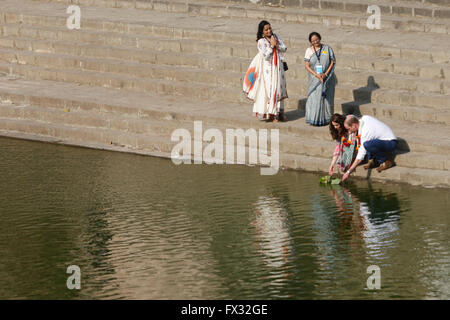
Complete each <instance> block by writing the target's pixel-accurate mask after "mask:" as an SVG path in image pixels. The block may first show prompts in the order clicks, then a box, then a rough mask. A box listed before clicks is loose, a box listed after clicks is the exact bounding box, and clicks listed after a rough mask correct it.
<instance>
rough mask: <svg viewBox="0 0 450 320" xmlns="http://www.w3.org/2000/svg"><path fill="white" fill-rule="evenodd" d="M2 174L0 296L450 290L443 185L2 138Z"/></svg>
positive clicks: (419, 294) (415, 295) (342, 295)
mask: <svg viewBox="0 0 450 320" xmlns="http://www.w3.org/2000/svg"><path fill="white" fill-rule="evenodd" d="M0 173H1V180H0V181H1V182H0V215H1V220H0V257H1V264H0V298H1V299H20V298H26V299H392V298H403V299H436V298H438V299H449V298H450V286H449V283H450V281H449V273H450V255H449V243H450V242H449V236H448V234H449V232H448V231H449V230H448V226H449V210H448V208H449V192H448V190H445V189H433V190H430V189H423V188H418V187H411V186H406V185H398V184H397V185H396V184H380V183H369V182H367V181H352V182H351V183H350V184H346V185H345V187H339V186H338V187H335V188H331V187H323V186H320V185H319V183H318V179H319V175H317V174H311V173H304V172H294V171H280V172H279V173H278V174H277V175H275V176H261V175H260V170H259V169H258V168H256V167H254V168H251V167H244V166H231V165H228V166H218V165H212V166H209V165H180V166H176V165H174V164H173V163H172V162H171V161H170V160H167V159H159V158H152V157H144V156H138V155H132V154H123V153H116V152H107V151H98V150H90V149H83V148H75V147H68V146H61V145H52V144H46V143H40V142H31V141H22V140H15V139H8V138H0ZM70 265H78V266H79V267H80V269H81V290H69V289H68V288H67V286H66V280H67V278H68V277H69V276H70V275H69V274H67V273H66V269H67V267H68V266H70ZM371 265H376V266H378V267H379V268H380V270H381V289H379V290H369V289H368V288H367V283H366V282H367V278H368V277H369V276H370V274H368V273H367V268H368V267H369V266H371Z"/></svg>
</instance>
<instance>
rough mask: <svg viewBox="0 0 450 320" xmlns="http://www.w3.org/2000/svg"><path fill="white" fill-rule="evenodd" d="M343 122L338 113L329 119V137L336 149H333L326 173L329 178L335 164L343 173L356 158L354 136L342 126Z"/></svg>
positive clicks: (342, 117) (343, 118)
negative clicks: (334, 142) (334, 143)
mask: <svg viewBox="0 0 450 320" xmlns="http://www.w3.org/2000/svg"><path fill="white" fill-rule="evenodd" d="M344 121H345V117H344V116H343V115H341V114H339V113H335V114H333V116H332V117H331V122H330V126H329V128H330V134H331V137H332V138H333V140H335V141H336V147H335V148H334V153H333V160H332V161H331V166H330V169H329V171H328V173H329V175H330V176H332V175H333V173H334V167H335V165H336V163H337V164H338V168H339V170H340V171H341V172H345V171H346V170H347V169H348V168H350V166H351V164H352V162H353V160H354V159H355V156H356V152H355V149H356V148H355V144H356V135H355V134H354V133H349V132H348V130H347V129H346V128H345V126H344Z"/></svg>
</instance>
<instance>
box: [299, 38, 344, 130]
mask: <svg viewBox="0 0 450 320" xmlns="http://www.w3.org/2000/svg"><path fill="white" fill-rule="evenodd" d="M321 39H322V38H321V36H320V34H318V33H317V32H312V33H311V34H310V35H309V42H310V43H311V47H309V48H308V49H306V53H305V67H306V70H307V71H308V100H307V101H306V123H309V124H310V125H313V126H324V125H327V124H328V123H329V122H330V118H331V115H332V114H333V110H334V89H335V86H336V77H335V75H334V72H332V71H333V70H334V69H333V68H334V65H335V64H336V58H335V56H334V52H333V49H332V48H331V47H330V46H328V45H326V44H321V43H320V41H321Z"/></svg>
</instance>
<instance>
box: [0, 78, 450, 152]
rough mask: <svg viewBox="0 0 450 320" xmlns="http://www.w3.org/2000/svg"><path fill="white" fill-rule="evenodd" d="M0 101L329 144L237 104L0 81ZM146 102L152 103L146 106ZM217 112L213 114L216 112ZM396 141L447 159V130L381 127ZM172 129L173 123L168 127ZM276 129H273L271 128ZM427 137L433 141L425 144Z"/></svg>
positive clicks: (321, 131)
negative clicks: (271, 133)
mask: <svg viewBox="0 0 450 320" xmlns="http://www.w3.org/2000/svg"><path fill="white" fill-rule="evenodd" d="M0 84H1V85H0V98H1V100H2V101H3V102H5V103H6V102H8V103H14V104H18V105H32V106H36V107H39V108H41V109H45V110H50V111H52V110H56V111H66V112H84V113H89V114H98V113H100V114H104V115H108V117H111V116H113V117H119V118H120V117H127V118H136V119H144V120H155V121H159V122H162V123H164V124H166V123H169V122H171V121H174V120H176V121H179V122H190V123H192V122H193V121H195V120H199V119H200V120H204V121H206V122H207V123H208V124H210V125H212V126H215V127H223V126H225V127H229V128H236V127H238V128H256V129H270V128H274V127H276V128H278V129H279V130H280V133H281V134H284V135H290V136H292V135H294V136H296V137H305V136H307V137H309V138H311V139H316V140H322V141H329V140H330V136H329V133H328V129H327V128H315V127H311V126H308V125H306V124H305V123H304V121H303V120H302V119H301V117H299V115H298V113H295V112H290V113H288V116H289V117H290V119H291V121H289V122H286V123H278V124H273V123H265V122H264V121H258V120H257V119H255V118H254V117H252V116H251V112H250V109H249V108H248V109H244V112H242V110H243V109H242V108H243V106H242V105H240V104H222V103H219V104H218V105H217V106H216V108H214V109H211V108H210V104H209V103H207V102H201V101H196V100H189V99H187V98H183V100H182V101H183V103H182V104H179V103H175V101H177V99H175V98H174V97H161V96H155V95H148V94H144V93H128V92H120V91H116V90H111V89H105V88H90V87H85V86H76V85H72V84H64V83H55V82H52V81H42V82H31V81H24V80H8V79H3V81H2V82H0ZM148 101H151V103H150V104H149V103H148ZM217 108H218V109H217ZM222 109H223V110H230V112H231V113H233V114H239V117H232V118H230V117H229V115H228V113H222V112H220V111H217V110H222ZM385 122H386V123H387V124H388V125H389V126H390V127H391V128H392V129H393V130H394V132H395V133H396V134H397V136H398V137H399V138H403V139H406V140H407V141H404V140H402V139H401V143H400V149H402V150H404V151H411V152H424V153H430V154H446V153H447V154H448V153H450V137H449V136H448V126H446V125H439V124H432V125H429V124H424V123H411V122H406V121H399V120H395V121H392V120H386V121H385ZM171 123H172V122H171ZM274 125H275V126H274ZM429 132H433V133H434V135H435V136H436V137H439V138H437V139H433V140H432V141H428V140H427V136H428V135H429Z"/></svg>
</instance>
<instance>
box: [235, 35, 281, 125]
mask: <svg viewBox="0 0 450 320" xmlns="http://www.w3.org/2000/svg"><path fill="white" fill-rule="evenodd" d="M275 36H276V37H277V39H278V48H274V49H272V48H271V46H270V42H269V41H268V40H267V39H265V38H262V39H259V40H258V51H259V52H258V54H257V55H256V56H255V57H254V58H253V60H252V62H251V64H250V67H249V68H248V70H247V73H246V75H245V79H244V84H243V90H244V92H245V93H246V94H247V97H248V98H249V99H250V100H252V101H254V105H253V112H254V113H255V114H257V115H261V116H263V117H267V116H268V115H275V116H276V115H278V113H280V112H283V111H284V106H283V100H284V99H286V98H287V97H288V95H287V90H286V78H285V75H284V68H283V64H282V60H284V57H283V56H282V54H283V52H286V46H285V45H284V43H283V42H282V41H281V39H280V38H279V37H278V36H277V35H275Z"/></svg>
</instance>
